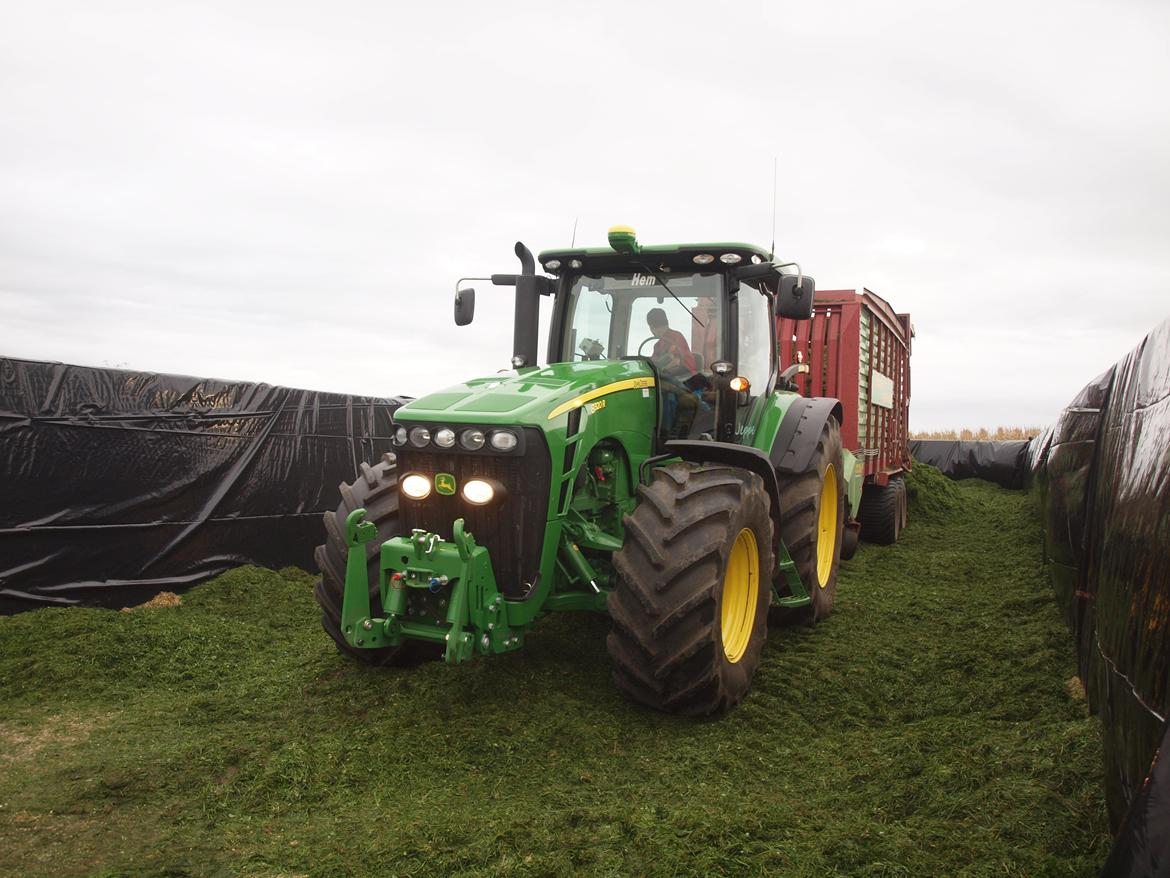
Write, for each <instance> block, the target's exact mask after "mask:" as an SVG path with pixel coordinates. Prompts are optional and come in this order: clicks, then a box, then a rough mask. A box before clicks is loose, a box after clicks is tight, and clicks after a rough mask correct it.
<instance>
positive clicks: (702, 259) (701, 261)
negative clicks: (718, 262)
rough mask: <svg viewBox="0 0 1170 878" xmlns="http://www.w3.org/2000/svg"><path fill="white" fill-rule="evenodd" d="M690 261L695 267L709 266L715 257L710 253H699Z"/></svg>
mask: <svg viewBox="0 0 1170 878" xmlns="http://www.w3.org/2000/svg"><path fill="white" fill-rule="evenodd" d="M692 261H693V262H694V263H695V265H710V264H711V263H712V262H714V261H715V257H714V256H712V255H711V254H710V253H700V254H699V255H698V256H696V257H695V258H694V260H692Z"/></svg>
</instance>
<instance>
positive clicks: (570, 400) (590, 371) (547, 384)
mask: <svg viewBox="0 0 1170 878" xmlns="http://www.w3.org/2000/svg"><path fill="white" fill-rule="evenodd" d="M653 386H654V373H653V372H652V371H651V370H650V367H649V366H648V365H646V363H645V362H643V361H641V360H599V361H597V362H578V363H553V364H551V365H549V366H545V367H543V368H540V369H536V368H533V369H525V370H524V371H522V372H519V373H516V372H507V373H504V374H500V375H492V376H490V377H487V378H475V379H472V380H471V381H468V382H466V383H464V384H456V385H455V386H453V387H448V388H446V389H445V390H440V391H439V392H438V393H431V394H428V395H427V396H424V397H421V398H419V399H416V400H414V401H413V402H411V403H408V404H407V405H405V406H403V407H402V408H400V409H398V411H396V412H395V413H394V419H395V420H396V421H426V422H432V423H440V422H447V423H451V424H500V425H503V424H516V425H521V426H533V427H541V428H544V427H545V426H546V425H547V424H548V421H549V420H550V416H553V415H554V412H558V411H559V412H560V413H562V414H567V413H568V412H569V411H571V410H572V409H574V408H579V407H580V406H581V405H582V404H584V403H585V402H587V401H589V400H592V399H597V398H599V397H601V396H604V395H607V394H608V393H617V392H619V391H622V390H637V389H644V388H649V387H653ZM597 391H602V392H601V393H598V392H597ZM582 397H588V399H582Z"/></svg>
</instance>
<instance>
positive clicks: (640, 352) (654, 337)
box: [638, 335, 658, 357]
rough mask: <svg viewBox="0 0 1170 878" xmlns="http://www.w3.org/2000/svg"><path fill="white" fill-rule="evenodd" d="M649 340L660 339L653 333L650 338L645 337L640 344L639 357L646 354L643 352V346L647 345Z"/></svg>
mask: <svg viewBox="0 0 1170 878" xmlns="http://www.w3.org/2000/svg"><path fill="white" fill-rule="evenodd" d="M648 341H658V336H656V335H652V336H650V337H649V338H647V339H645V340H644V341H643V342H642V343H641V344H640V345H638V356H639V357H644V356H646V355H645V354H644V353H642V348H644V347H646V342H648Z"/></svg>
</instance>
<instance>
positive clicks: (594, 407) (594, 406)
mask: <svg viewBox="0 0 1170 878" xmlns="http://www.w3.org/2000/svg"><path fill="white" fill-rule="evenodd" d="M586 408H588V409H589V414H593V413H594V412H599V411H601V410H602V409H603V408H605V400H604V399H599V400H597V402H591V403H589V405H588V406H586Z"/></svg>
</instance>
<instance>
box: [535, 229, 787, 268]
mask: <svg viewBox="0 0 1170 878" xmlns="http://www.w3.org/2000/svg"><path fill="white" fill-rule="evenodd" d="M609 240H610V246H609V247H578V248H575V249H574V248H570V249H566V250H542V251H541V253H540V256H539V257H537V258H538V260H539V261H540V264H541V265H542V266H543V267H544V269H545V271H548V272H549V273H551V274H559V273H560V272H561V271H562V270H563V269H565V268H569V267H573V268H576V267H577V266H570V262H571V261H572V260H574V259H576V260H579V261H580V262H581V266H580V267H581V268H582V269H591V270H599V271H619V270H622V269H625V268H636V267H637V265H638V263H639V262H645V261H646V260H648V259H650V260H653V261H654V263H656V265H655V267H658V266H659V265H666V266H668V267H670V268H672V269H680V268H692V269H696V270H707V271H710V270H718V269H719V268H722V267H723V264H743V263H750V262H753V261H755V262H764V261H768V260H769V259H770V258H771V255H770V254H769V253H768V251H767V250H765V249H764V248H763V247H757V246H755V245H754V244H743V243H739V242H736V241H722V242H709V243H699V244H656V245H651V246H641V245H639V244H638V243H637V241H636V240H635V237H634V230H633V229H630V228H628V227H626V226H615V227H614V228H612V229H610V233H609ZM728 254H735V255H736V256H739V259H738V260H736V261H735V262H734V263H723V264H721V262H720V258H721V257H723V256H725V255H728ZM701 255H709V256H711V257H712V260H711V261H710V262H709V263H705V264H704V263H696V262H695V261H694V258H695V257H696V256H701ZM550 262H552V263H554V264H553V265H552V267H550V266H549V263H550ZM558 263H559V264H558Z"/></svg>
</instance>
